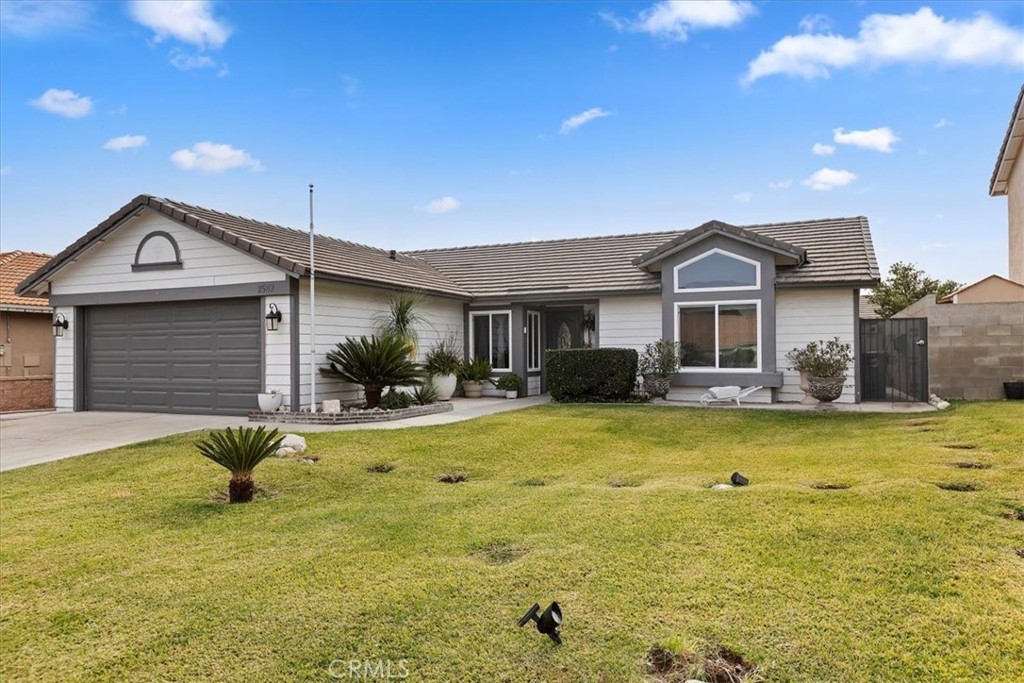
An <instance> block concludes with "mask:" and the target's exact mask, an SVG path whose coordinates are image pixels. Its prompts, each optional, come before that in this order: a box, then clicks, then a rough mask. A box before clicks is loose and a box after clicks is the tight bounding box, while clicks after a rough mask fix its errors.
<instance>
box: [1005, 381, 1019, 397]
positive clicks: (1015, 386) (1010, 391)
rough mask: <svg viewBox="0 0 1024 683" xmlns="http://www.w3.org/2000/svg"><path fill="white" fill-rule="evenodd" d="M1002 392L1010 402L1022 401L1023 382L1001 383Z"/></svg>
mask: <svg viewBox="0 0 1024 683" xmlns="http://www.w3.org/2000/svg"><path fill="white" fill-rule="evenodd" d="M1003 391H1004V392H1006V398H1008V399H1010V400H1011V401H1024V382H1003Z"/></svg>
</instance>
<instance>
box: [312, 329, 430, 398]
mask: <svg viewBox="0 0 1024 683" xmlns="http://www.w3.org/2000/svg"><path fill="white" fill-rule="evenodd" d="M327 361H328V363H329V366H328V367H326V368H320V373H321V374H322V375H324V376H325V377H332V378H334V379H340V380H342V381H344V382H351V383H353V384H361V385H362V387H363V391H364V392H365V393H366V407H367V408H376V407H377V406H379V405H380V394H381V392H382V391H383V390H384V387H396V386H416V385H418V384H421V379H420V377H421V371H420V366H419V364H417V363H416V362H414V361H412V360H411V359H410V358H409V353H408V348H407V346H406V342H405V341H404V340H403V339H401V338H400V337H394V336H385V337H349V338H348V339H346V340H345V341H343V342H341V343H340V344H337V345H336V346H335V347H334V348H333V349H331V350H330V351H328V352H327Z"/></svg>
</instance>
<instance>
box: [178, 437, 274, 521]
mask: <svg viewBox="0 0 1024 683" xmlns="http://www.w3.org/2000/svg"><path fill="white" fill-rule="evenodd" d="M283 440H284V435H283V434H279V433H278V431H277V430H276V429H272V430H270V431H269V432H268V431H267V428H266V427H262V426H261V427H257V428H255V429H254V428H252V427H239V428H238V431H237V432H235V431H234V430H232V429H231V427H228V428H227V429H225V430H224V431H222V432H212V433H211V434H210V436H208V437H206V438H205V439H202V440H200V441H198V442H196V448H198V449H199V452H200V453H202V454H203V455H204V456H206V457H207V458H209V459H210V460H212V461H214V462H215V463H217V464H218V465H220V466H221V467H224V468H225V469H227V470H229V471H230V472H231V481H230V482H229V483H228V502H230V503H248V502H249V501H251V500H252V496H253V493H255V491H256V484H255V483H254V482H253V480H252V471H253V470H254V469H255V468H256V465H259V464H260V463H261V462H263V461H264V460H266V459H267V458H269V457H270V456H272V455H274V453H276V452H277V449H278V448H280V447H281V441H283Z"/></svg>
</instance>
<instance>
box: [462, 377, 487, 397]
mask: <svg viewBox="0 0 1024 683" xmlns="http://www.w3.org/2000/svg"><path fill="white" fill-rule="evenodd" d="M462 393H464V394H465V395H466V398H480V397H481V396H483V395H484V383H483V382H471V381H470V380H466V381H465V382H463V383H462Z"/></svg>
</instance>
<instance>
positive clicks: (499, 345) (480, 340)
mask: <svg viewBox="0 0 1024 683" xmlns="http://www.w3.org/2000/svg"><path fill="white" fill-rule="evenodd" d="M469 320H470V327H471V329H472V330H473V333H472V335H471V336H470V347H469V353H470V356H471V357H472V358H473V359H474V360H476V359H479V358H483V359H484V360H486V361H487V362H488V363H490V364H491V367H492V368H494V369H495V370H511V369H512V358H511V355H512V354H511V352H510V348H511V347H510V345H509V341H510V337H509V331H510V329H511V327H512V312H511V311H486V312H479V313H470V314H469Z"/></svg>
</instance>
